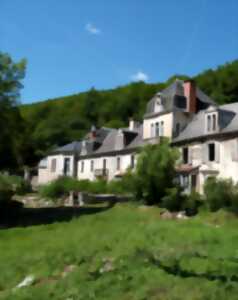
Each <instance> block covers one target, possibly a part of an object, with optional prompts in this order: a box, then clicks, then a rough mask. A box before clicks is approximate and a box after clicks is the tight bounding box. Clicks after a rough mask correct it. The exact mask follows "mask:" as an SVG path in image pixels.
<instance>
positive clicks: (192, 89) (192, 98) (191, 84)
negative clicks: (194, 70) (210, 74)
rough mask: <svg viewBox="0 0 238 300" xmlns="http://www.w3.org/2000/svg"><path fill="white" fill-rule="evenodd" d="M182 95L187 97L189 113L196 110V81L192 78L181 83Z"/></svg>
mask: <svg viewBox="0 0 238 300" xmlns="http://www.w3.org/2000/svg"><path fill="white" fill-rule="evenodd" d="M183 88H184V96H185V97H186V99H187V111H188V112H191V113H196V112H197V95H196V82H195V81H194V80H186V81H184V83H183Z"/></svg>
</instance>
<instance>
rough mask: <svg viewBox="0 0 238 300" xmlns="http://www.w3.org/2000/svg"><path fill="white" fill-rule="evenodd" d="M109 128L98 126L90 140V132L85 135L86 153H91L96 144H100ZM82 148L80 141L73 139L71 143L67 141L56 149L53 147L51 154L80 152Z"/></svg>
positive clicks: (109, 130)
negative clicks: (92, 138) (94, 135)
mask: <svg viewBox="0 0 238 300" xmlns="http://www.w3.org/2000/svg"><path fill="white" fill-rule="evenodd" d="M111 130H112V129H111V128H105V127H102V128H99V129H97V130H96V137H95V139H94V140H92V141H91V140H90V137H89V135H90V132H89V133H88V134H87V135H86V136H85V140H84V141H85V143H86V149H87V153H92V152H93V151H94V150H95V148H96V145H97V144H98V145H100V144H102V143H103V141H104V139H105V138H106V136H107V135H108V133H110V132H111ZM81 149H82V141H74V142H72V143H69V144H67V145H64V146H61V147H58V148H56V149H54V150H53V151H52V152H51V154H59V153H62V154H63V153H80V152H81Z"/></svg>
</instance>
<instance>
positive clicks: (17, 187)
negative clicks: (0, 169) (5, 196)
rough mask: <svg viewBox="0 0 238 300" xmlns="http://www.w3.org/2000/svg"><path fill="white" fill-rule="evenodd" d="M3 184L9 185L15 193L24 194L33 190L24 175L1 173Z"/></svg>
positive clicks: (0, 178) (0, 180)
mask: <svg viewBox="0 0 238 300" xmlns="http://www.w3.org/2000/svg"><path fill="white" fill-rule="evenodd" d="M0 184H1V186H2V187H3V186H7V187H8V188H9V189H10V190H11V191H12V192H14V194H17V195H24V194H25V193H28V192H30V191H31V186H30V184H29V183H28V182H26V181H25V180H24V179H23V178H22V177H20V176H15V175H3V174H1V175H0Z"/></svg>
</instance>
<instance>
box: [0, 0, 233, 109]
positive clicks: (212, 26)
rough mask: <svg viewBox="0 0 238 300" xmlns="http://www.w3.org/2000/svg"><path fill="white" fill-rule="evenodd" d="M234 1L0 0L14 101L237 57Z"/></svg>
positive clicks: (0, 34)
mask: <svg viewBox="0 0 238 300" xmlns="http://www.w3.org/2000/svg"><path fill="white" fill-rule="evenodd" d="M237 12H238V1H237V0H226V1H224V0H180V1H178V0H163V1H162V0H147V1H146V0H120V1H119V0H87V1H85V0H84V1H83V0H41V1H39V0H24V1H21V0H11V1H10V0H0V51H2V52H8V53H10V54H11V55H12V56H13V58H14V59H16V60H18V59H20V58H27V60H28V67H27V74H26V78H25V80H24V86H25V87H24V89H23V90H22V99H21V100H22V102H23V103H29V102H35V101H39V100H44V99H49V98H53V97H57V96H63V95H69V94H72V93H77V92H81V91H85V90H88V89H89V88H91V87H93V86H94V87H95V88H97V89H107V88H113V87H116V86H118V85H122V84H126V83H129V82H130V81H132V80H139V79H142V80H145V81H148V82H158V81H164V80H166V79H167V78H168V77H170V76H171V75H174V74H175V73H176V74H178V73H179V74H187V75H195V74H197V73H199V72H201V71H203V70H205V69H208V68H214V67H216V66H217V65H219V64H223V63H225V62H228V61H231V60H234V59H237V58H238V18H237Z"/></svg>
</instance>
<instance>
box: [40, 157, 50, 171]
mask: <svg viewBox="0 0 238 300" xmlns="http://www.w3.org/2000/svg"><path fill="white" fill-rule="evenodd" d="M47 164H48V160H47V157H45V158H42V160H41V161H40V162H39V164H38V168H40V169H46V168H47Z"/></svg>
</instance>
